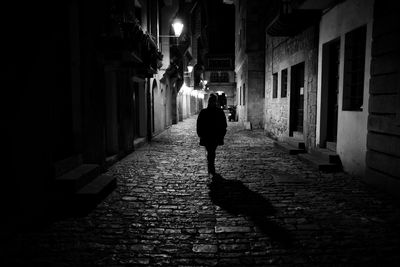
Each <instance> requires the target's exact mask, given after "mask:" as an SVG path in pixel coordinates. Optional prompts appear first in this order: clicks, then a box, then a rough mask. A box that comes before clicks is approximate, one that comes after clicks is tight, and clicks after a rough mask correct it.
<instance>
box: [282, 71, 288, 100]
mask: <svg viewBox="0 0 400 267" xmlns="http://www.w3.org/2000/svg"><path fill="white" fill-rule="evenodd" d="M287 78H288V70H287V69H284V70H282V73H281V97H286V96H287Z"/></svg>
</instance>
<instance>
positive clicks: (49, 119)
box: [1, 0, 178, 223]
mask: <svg viewBox="0 0 400 267" xmlns="http://www.w3.org/2000/svg"><path fill="white" fill-rule="evenodd" d="M164 2H167V4H172V5H173V4H174V3H175V2H174V1H172V2H171V1H147V0H137V1H134V0H124V1H97V2H96V3H95V4H94V3H93V2H88V1H84V2H82V1H61V2H57V3H49V2H48V1H46V3H27V5H25V6H24V7H20V6H18V4H13V3H9V4H7V5H5V6H4V8H5V10H7V11H8V15H9V16H10V17H8V16H4V17H2V19H4V20H5V21H4V23H3V22H2V24H1V25H2V27H3V26H5V25H6V23H5V22H6V21H7V20H9V21H15V19H16V18H18V21H19V23H15V24H12V25H10V24H9V25H8V27H6V29H5V31H4V33H5V34H6V35H7V36H8V39H7V42H5V45H6V50H7V51H8V52H7V53H8V55H7V57H5V58H4V61H3V64H4V65H5V66H6V68H5V69H7V72H6V73H2V76H1V80H2V81H3V82H4V83H7V84H10V86H9V90H8V91H7V93H6V94H5V96H4V97H5V98H2V99H7V101H6V102H4V103H3V104H2V105H1V106H2V111H3V112H2V114H10V112H11V113H12V115H9V116H8V115H7V116H8V118H7V119H5V120H4V121H7V124H8V127H7V128H6V129H5V130H4V133H5V135H6V136H7V140H8V142H7V143H8V144H7V145H6V146H5V147H4V149H5V152H4V153H5V154H7V155H10V157H7V159H6V161H5V164H6V165H7V166H9V167H8V175H7V177H8V178H7V180H6V182H5V184H4V188H7V189H8V190H7V193H6V194H2V199H1V203H2V209H3V204H4V209H3V211H4V217H5V218H10V220H11V221H18V222H24V223H30V222H31V221H34V220H35V219H38V218H45V217H46V216H48V215H52V214H54V213H55V211H59V212H64V213H65V212H66V209H67V208H69V207H68V206H70V205H71V206H73V207H74V208H73V209H78V208H80V207H83V206H86V205H87V204H88V203H90V204H93V202H95V201H98V200H99V199H101V198H102V197H105V196H106V195H107V194H108V193H110V192H111V190H113V188H114V187H115V186H116V180H115V177H106V176H104V175H103V174H102V173H103V172H104V171H105V170H106V169H107V167H108V166H109V165H110V164H112V163H113V162H115V161H116V160H119V159H121V158H122V157H124V156H125V155H126V154H127V153H130V152H131V151H133V150H134V149H135V146H136V145H138V144H139V143H140V142H143V141H146V140H148V139H150V138H151V136H152V135H154V134H156V133H158V132H159V131H160V130H161V129H163V128H164V129H165V127H166V125H168V123H169V121H170V119H169V117H170V115H169V114H171V112H169V111H168V110H167V109H166V107H167V106H170V105H171V97H170V96H171V95H172V94H170V93H169V92H168V89H167V90H165V91H164V92H162V90H163V88H162V86H160V84H161V82H160V80H161V77H160V76H157V75H156V74H157V72H158V71H159V70H160V68H161V65H162V57H163V56H162V54H161V52H160V44H159V41H158V35H159V34H160V31H159V23H160V17H159V16H160V14H161V12H162V11H163V7H164V6H165V5H164V4H165V3H164ZM176 4H178V3H177V2H176ZM49 10H51V12H48V11H49ZM165 15H168V13H166V14H164V17H165ZM22 33H24V34H22ZM27 40H29V48H30V49H29V50H30V52H28V53H21V52H22V51H27V47H28V45H27ZM166 53H169V50H168V51H163V54H166ZM22 54H24V55H22ZM3 74H6V75H3ZM160 106H161V108H160ZM162 107H164V108H162ZM162 116H165V117H164V118H167V119H163V117H162ZM163 120H164V121H166V123H164V124H162V123H161V121H163ZM159 124H161V125H159ZM28 151H29V153H31V154H32V156H30V157H29V159H26V157H25V156H23V155H22V153H24V152H28ZM21 164H22V165H24V166H25V167H24V168H21ZM92 184H96V186H91V188H92V189H93V188H96V190H92V191H91V190H87V189H88V188H89V187H90V185H92ZM87 186H89V187H87ZM10 199H14V200H15V201H11V202H10V201H9V200H10ZM5 220H6V219H5Z"/></svg>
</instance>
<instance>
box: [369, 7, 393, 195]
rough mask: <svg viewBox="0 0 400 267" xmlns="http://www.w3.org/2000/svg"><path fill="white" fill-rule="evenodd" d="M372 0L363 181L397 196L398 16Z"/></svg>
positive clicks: (391, 9) (390, 9)
mask: <svg viewBox="0 0 400 267" xmlns="http://www.w3.org/2000/svg"><path fill="white" fill-rule="evenodd" d="M399 11H400V10H399V7H398V5H396V3H395V2H393V1H375V6H374V23H373V33H372V34H373V43H372V52H371V53H372V62H371V80H370V102H369V116H368V136H367V149H368V151H367V157H366V163H367V170H366V175H365V181H366V182H368V183H370V184H373V185H375V186H376V187H378V188H381V189H383V190H385V191H387V192H389V193H392V194H393V195H395V196H397V197H399V196H400V87H399V78H400V77H399V76H400V73H399V71H400V70H399V64H400V56H399V54H400V29H399V25H400V19H399V15H398V14H399Z"/></svg>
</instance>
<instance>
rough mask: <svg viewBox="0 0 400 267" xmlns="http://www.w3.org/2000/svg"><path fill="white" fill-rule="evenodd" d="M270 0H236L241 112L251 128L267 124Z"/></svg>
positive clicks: (236, 69)
mask: <svg viewBox="0 0 400 267" xmlns="http://www.w3.org/2000/svg"><path fill="white" fill-rule="evenodd" d="M269 4H270V1H259V0H257V1H245V0H236V1H235V27H236V29H235V36H236V40H235V75H236V88H237V91H236V98H237V115H238V119H239V121H240V122H242V123H244V124H245V125H246V127H247V128H263V127H264V123H263V121H264V119H263V110H264V83H265V81H264V77H265V73H264V71H265V38H264V30H265V28H264V24H265V20H266V17H267V16H265V13H263V11H266V10H267V6H268V5H269Z"/></svg>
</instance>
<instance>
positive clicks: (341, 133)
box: [316, 0, 374, 176]
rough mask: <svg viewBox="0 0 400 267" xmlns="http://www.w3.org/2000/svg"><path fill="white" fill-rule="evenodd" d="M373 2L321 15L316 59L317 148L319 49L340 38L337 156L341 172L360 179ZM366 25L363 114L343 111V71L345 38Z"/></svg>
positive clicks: (358, 1)
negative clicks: (342, 170)
mask: <svg viewBox="0 0 400 267" xmlns="http://www.w3.org/2000/svg"><path fill="white" fill-rule="evenodd" d="M373 2H374V1H373V0H348V1H345V2H344V3H341V4H339V5H337V6H336V7H334V8H333V9H331V10H330V11H329V12H327V13H326V14H325V15H323V17H322V19H321V22H320V37H319V38H320V39H319V55H320V56H319V58H318V96H319V97H318V99H317V105H318V113H317V136H316V142H317V145H319V144H320V141H321V140H320V125H321V97H320V96H321V83H322V81H321V76H322V56H321V55H322V45H323V44H324V43H326V42H329V41H331V40H334V39H336V38H338V37H340V66H339V71H340V78H339V114H338V134H337V139H338V141H337V153H338V154H339V156H340V158H341V160H342V163H343V167H344V170H345V171H346V172H348V173H351V174H354V175H359V176H362V175H364V170H365V155H366V150H367V148H366V142H367V120H368V100H369V79H370V61H371V42H372V18H373ZM365 24H366V25H367V37H366V61H365V74H364V100H363V102H364V106H363V110H362V111H342V102H343V69H344V64H343V62H344V41H345V40H344V39H345V34H346V33H347V32H349V31H351V30H354V29H356V28H358V27H359V26H362V25H365Z"/></svg>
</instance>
